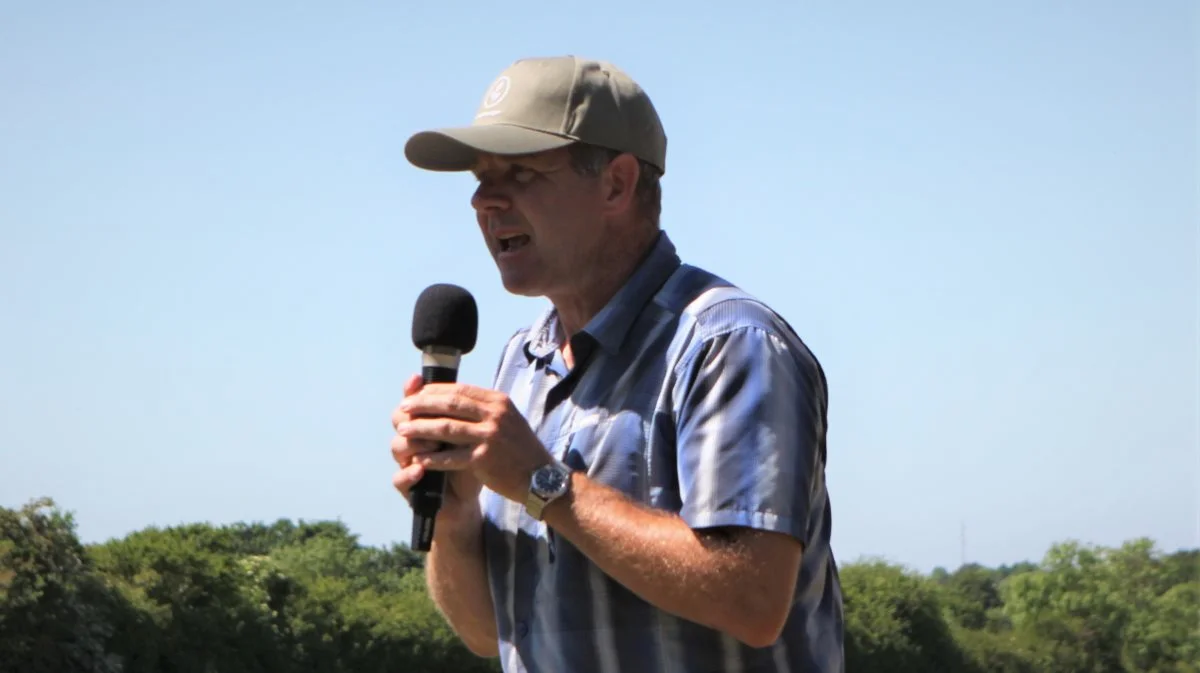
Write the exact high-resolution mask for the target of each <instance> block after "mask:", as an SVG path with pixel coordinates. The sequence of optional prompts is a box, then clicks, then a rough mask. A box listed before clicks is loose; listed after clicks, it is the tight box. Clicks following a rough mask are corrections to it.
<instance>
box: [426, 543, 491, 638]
mask: <svg viewBox="0 0 1200 673" xmlns="http://www.w3.org/2000/svg"><path fill="white" fill-rule="evenodd" d="M479 524H480V522H479V521H475V522H473V523H468V524H465V525H464V524H456V525H454V526H450V525H439V526H438V527H437V528H435V529H434V537H433V544H432V545H431V546H430V550H429V554H428V556H427V557H426V564H425V578H426V582H427V583H428V586H429V594H430V596H431V597H432V599H433V601H434V603H435V604H436V605H437V606H438V609H439V610H441V612H442V614H443V615H445V617H446V620H447V621H448V622H449V623H450V626H451V627H452V628H453V629H454V631H455V632H456V633H457V634H458V635H459V637H460V638H461V639H462V641H463V643H464V644H466V646H467V647H468V648H469V649H470V650H471V651H472V652H474V653H475V654H477V655H479V656H481V657H492V656H496V655H497V654H498V645H497V642H496V641H497V637H496V616H495V612H494V608H493V604H492V595H491V591H490V589H489V587H488V579H487V571H486V568H485V565H484V558H483V540H482V538H481V535H482V533H481V529H480V525H479Z"/></svg>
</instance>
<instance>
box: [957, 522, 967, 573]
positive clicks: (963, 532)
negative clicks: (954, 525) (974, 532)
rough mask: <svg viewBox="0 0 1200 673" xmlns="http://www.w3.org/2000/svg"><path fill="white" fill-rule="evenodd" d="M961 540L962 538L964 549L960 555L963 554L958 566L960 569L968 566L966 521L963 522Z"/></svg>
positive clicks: (961, 542)
mask: <svg viewBox="0 0 1200 673" xmlns="http://www.w3.org/2000/svg"><path fill="white" fill-rule="evenodd" d="M959 538H960V544H961V546H962V549H961V550H960V553H961V554H962V559H961V560H960V561H959V564H958V565H959V567H962V566H965V565H967V522H966V521H963V522H962V528H961V532H960V533H959Z"/></svg>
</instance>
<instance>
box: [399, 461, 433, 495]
mask: <svg viewBox="0 0 1200 673" xmlns="http://www.w3.org/2000/svg"><path fill="white" fill-rule="evenodd" d="M424 474H425V467H424V466H423V465H421V464H420V463H412V464H409V465H406V466H405V467H402V468H400V469H398V470H396V472H395V474H393V475H392V486H394V487H396V490H397V491H400V495H403V496H404V499H405V500H407V499H408V493H409V491H411V490H412V487H413V486H414V485H416V483H417V482H418V481H420V480H421V477H422V476H424Z"/></svg>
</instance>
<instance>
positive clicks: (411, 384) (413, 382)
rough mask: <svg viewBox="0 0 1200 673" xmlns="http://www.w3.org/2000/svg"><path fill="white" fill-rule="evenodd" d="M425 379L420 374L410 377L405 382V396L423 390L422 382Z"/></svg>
mask: <svg viewBox="0 0 1200 673" xmlns="http://www.w3.org/2000/svg"><path fill="white" fill-rule="evenodd" d="M424 381H425V379H422V378H421V375H420V374H413V375H412V376H410V377H408V381H406V382H405V383H404V396H405V397H409V396H410V395H416V394H417V393H418V392H420V390H421V384H422V383H423V382H424Z"/></svg>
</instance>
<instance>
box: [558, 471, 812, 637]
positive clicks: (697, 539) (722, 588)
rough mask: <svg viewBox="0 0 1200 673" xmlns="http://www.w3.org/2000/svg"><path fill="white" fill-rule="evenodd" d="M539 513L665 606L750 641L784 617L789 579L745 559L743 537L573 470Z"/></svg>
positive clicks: (597, 561) (590, 554)
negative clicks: (559, 494) (697, 526)
mask: <svg viewBox="0 0 1200 673" xmlns="http://www.w3.org/2000/svg"><path fill="white" fill-rule="evenodd" d="M545 520H546V523H547V525H549V526H551V527H552V528H553V529H554V530H555V531H556V532H557V533H558V534H559V535H562V536H563V537H564V538H566V539H567V540H569V541H570V542H571V543H572V544H573V545H575V547H576V548H578V549H579V550H580V551H581V552H582V553H583V554H585V555H586V556H587V557H588V558H590V559H591V560H592V562H593V563H595V564H596V565H597V566H598V567H599V568H600V569H601V570H603V571H604V572H605V573H607V574H608V575H610V576H611V577H612V578H613V579H615V580H616V581H618V582H620V583H621V584H622V585H624V586H625V587H627V588H628V589H629V590H630V591H632V592H634V593H635V594H637V595H638V596H640V597H641V598H642V599H643V600H645V601H647V602H649V603H651V604H653V605H655V606H656V607H658V608H659V609H662V610H664V611H666V612H669V613H672V614H674V615H677V616H679V617H682V618H684V619H688V620H690V621H693V622H697V623H699V624H703V625H705V626H709V627H711V628H714V629H718V630H720V631H724V632H726V633H729V634H730V635H732V636H734V637H735V638H738V639H739V640H742V641H743V642H746V643H748V644H751V645H755V646H764V645H766V644H769V643H770V642H772V641H774V638H775V634H776V633H777V631H778V629H779V628H780V627H781V625H782V622H783V620H784V619H785V618H786V612H787V608H788V606H789V605H790V594H791V588H792V587H793V586H794V585H793V584H791V583H789V582H788V581H787V580H785V579H783V578H781V577H778V576H775V577H771V576H769V573H767V572H765V571H764V568H763V567H762V566H760V565H758V564H756V563H755V562H753V561H752V559H751V555H750V554H749V553H748V548H747V546H746V545H747V542H746V539H745V538H740V539H735V538H734V537H733V536H728V537H726V536H724V535H721V534H720V533H717V532H712V533H709V532H698V531H696V530H694V529H692V528H691V527H689V526H688V525H687V523H686V522H684V521H683V519H681V518H679V517H678V516H676V515H674V514H671V513H668V512H662V511H658V510H653V509H650V508H647V507H643V506H641V505H639V504H637V503H635V502H633V501H631V500H629V499H628V498H626V497H625V496H624V495H623V494H621V493H619V492H617V491H615V490H613V489H611V488H608V487H606V486H603V485H601V484H597V483H595V482H593V481H590V480H589V479H587V477H586V476H584V475H583V474H581V473H575V474H574V475H573V476H572V487H571V491H570V493H569V494H568V495H567V496H566V497H564V498H562V499H561V500H559V501H556V502H554V503H551V505H550V506H548V507H547V508H546V510H545ZM746 534H747V535H749V536H750V537H753V536H754V535H755V534H754V533H752V532H749V531H746ZM781 581H782V584H781ZM781 593H782V594H783V595H782V596H781Z"/></svg>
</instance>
